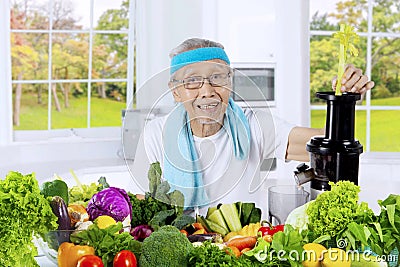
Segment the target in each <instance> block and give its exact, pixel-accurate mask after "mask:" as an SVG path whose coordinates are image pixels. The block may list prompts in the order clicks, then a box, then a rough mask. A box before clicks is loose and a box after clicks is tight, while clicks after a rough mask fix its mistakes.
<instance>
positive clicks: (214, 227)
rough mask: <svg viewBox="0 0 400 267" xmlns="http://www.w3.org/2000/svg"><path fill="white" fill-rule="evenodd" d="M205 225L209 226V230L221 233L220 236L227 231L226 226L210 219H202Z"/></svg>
mask: <svg viewBox="0 0 400 267" xmlns="http://www.w3.org/2000/svg"><path fill="white" fill-rule="evenodd" d="M204 220H205V222H206V223H207V225H208V226H209V227H210V232H212V233H218V234H221V236H222V237H224V236H225V235H227V234H228V233H229V230H228V228H225V227H223V226H221V225H219V224H217V223H215V222H213V221H211V220H208V219H204Z"/></svg>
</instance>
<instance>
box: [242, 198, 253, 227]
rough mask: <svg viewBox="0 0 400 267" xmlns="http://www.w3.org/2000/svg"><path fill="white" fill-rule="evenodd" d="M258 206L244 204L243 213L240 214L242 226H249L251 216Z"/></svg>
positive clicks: (251, 203) (250, 203)
mask: <svg viewBox="0 0 400 267" xmlns="http://www.w3.org/2000/svg"><path fill="white" fill-rule="evenodd" d="M255 207H256V204H255V203H253V202H244V203H242V212H241V214H240V221H241V223H242V225H247V224H249V220H250V215H251V212H252V211H253V209H255Z"/></svg>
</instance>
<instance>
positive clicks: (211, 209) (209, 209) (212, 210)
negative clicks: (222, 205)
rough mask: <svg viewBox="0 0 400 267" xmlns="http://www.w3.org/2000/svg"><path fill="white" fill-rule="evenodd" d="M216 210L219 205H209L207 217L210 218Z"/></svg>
mask: <svg viewBox="0 0 400 267" xmlns="http://www.w3.org/2000/svg"><path fill="white" fill-rule="evenodd" d="M216 210H217V207H209V208H208V210H207V216H206V218H208V216H210V215H211V213H213V212H214V211H216Z"/></svg>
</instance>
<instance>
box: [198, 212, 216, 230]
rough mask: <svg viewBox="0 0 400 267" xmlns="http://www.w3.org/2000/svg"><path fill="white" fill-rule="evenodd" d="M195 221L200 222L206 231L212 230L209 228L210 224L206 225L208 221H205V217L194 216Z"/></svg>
mask: <svg viewBox="0 0 400 267" xmlns="http://www.w3.org/2000/svg"><path fill="white" fill-rule="evenodd" d="M196 221H197V222H198V223H201V225H203V227H204V228H205V229H206V231H207V232H208V233H210V232H212V231H211V229H210V226H209V225H208V223H207V221H206V218H204V217H203V216H201V215H197V216H196Z"/></svg>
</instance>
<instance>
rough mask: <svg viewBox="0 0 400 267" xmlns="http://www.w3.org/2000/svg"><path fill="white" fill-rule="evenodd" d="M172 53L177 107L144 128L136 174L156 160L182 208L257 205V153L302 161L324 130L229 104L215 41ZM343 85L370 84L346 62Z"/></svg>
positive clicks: (224, 60)
mask: <svg viewBox="0 0 400 267" xmlns="http://www.w3.org/2000/svg"><path fill="white" fill-rule="evenodd" d="M170 57H171V68H170V73H171V78H170V81H169V84H168V85H169V87H170V89H171V93H172V95H173V97H174V99H175V101H176V103H177V105H176V107H175V108H174V110H173V111H172V112H171V113H170V114H168V115H167V116H165V117H160V118H157V119H154V120H152V121H150V122H149V123H148V124H147V125H146V126H145V128H144V131H143V133H142V136H141V138H140V140H139V143H138V147H137V151H136V156H135V161H134V166H133V168H132V174H133V176H134V178H135V179H140V177H147V171H148V168H149V166H150V163H153V162H156V161H159V162H160V164H161V167H162V171H163V178H164V179H165V180H167V181H169V183H170V184H171V187H172V188H173V189H178V190H180V191H182V192H183V193H184V195H185V206H186V207H207V206H208V205H215V204H216V203H220V202H221V203H229V202H236V201H252V202H256V203H257V204H258V205H260V206H263V205H262V202H263V201H264V202H265V199H264V198H265V196H262V195H261V194H260V193H261V191H260V189H259V188H260V186H259V185H261V181H262V180H261V179H260V170H259V167H260V164H261V162H262V161H263V159H266V158H274V157H276V158H278V159H282V160H300V161H308V152H307V151H306V143H307V142H308V141H309V140H310V138H311V137H312V136H315V135H323V133H324V132H323V130H321V129H312V128H305V127H298V126H295V125H292V124H290V123H288V122H285V121H283V120H281V119H279V118H277V117H274V116H272V115H271V114H270V113H269V112H268V111H260V110H257V111H255V110H252V109H250V108H241V107H239V106H238V105H237V104H235V102H234V101H233V99H232V98H231V95H232V90H231V88H232V70H231V68H230V67H229V65H230V61H229V58H228V56H227V55H226V53H225V51H224V47H223V46H222V45H221V44H219V43H216V42H213V41H210V40H205V39H198V38H193V39H188V40H186V41H184V42H183V43H182V44H180V45H179V46H178V47H176V48H175V49H173V51H172V52H171V54H170ZM334 85H335V81H333V82H332V86H333V87H334ZM342 85H343V86H342V88H341V89H342V91H351V92H360V93H362V92H365V91H366V90H369V89H371V88H372V87H373V86H374V83H373V82H371V81H368V78H367V77H366V76H365V75H362V72H361V70H360V69H357V68H355V67H354V66H351V65H350V66H348V67H347V69H346V71H345V73H344V75H343V77H342Z"/></svg>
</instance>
